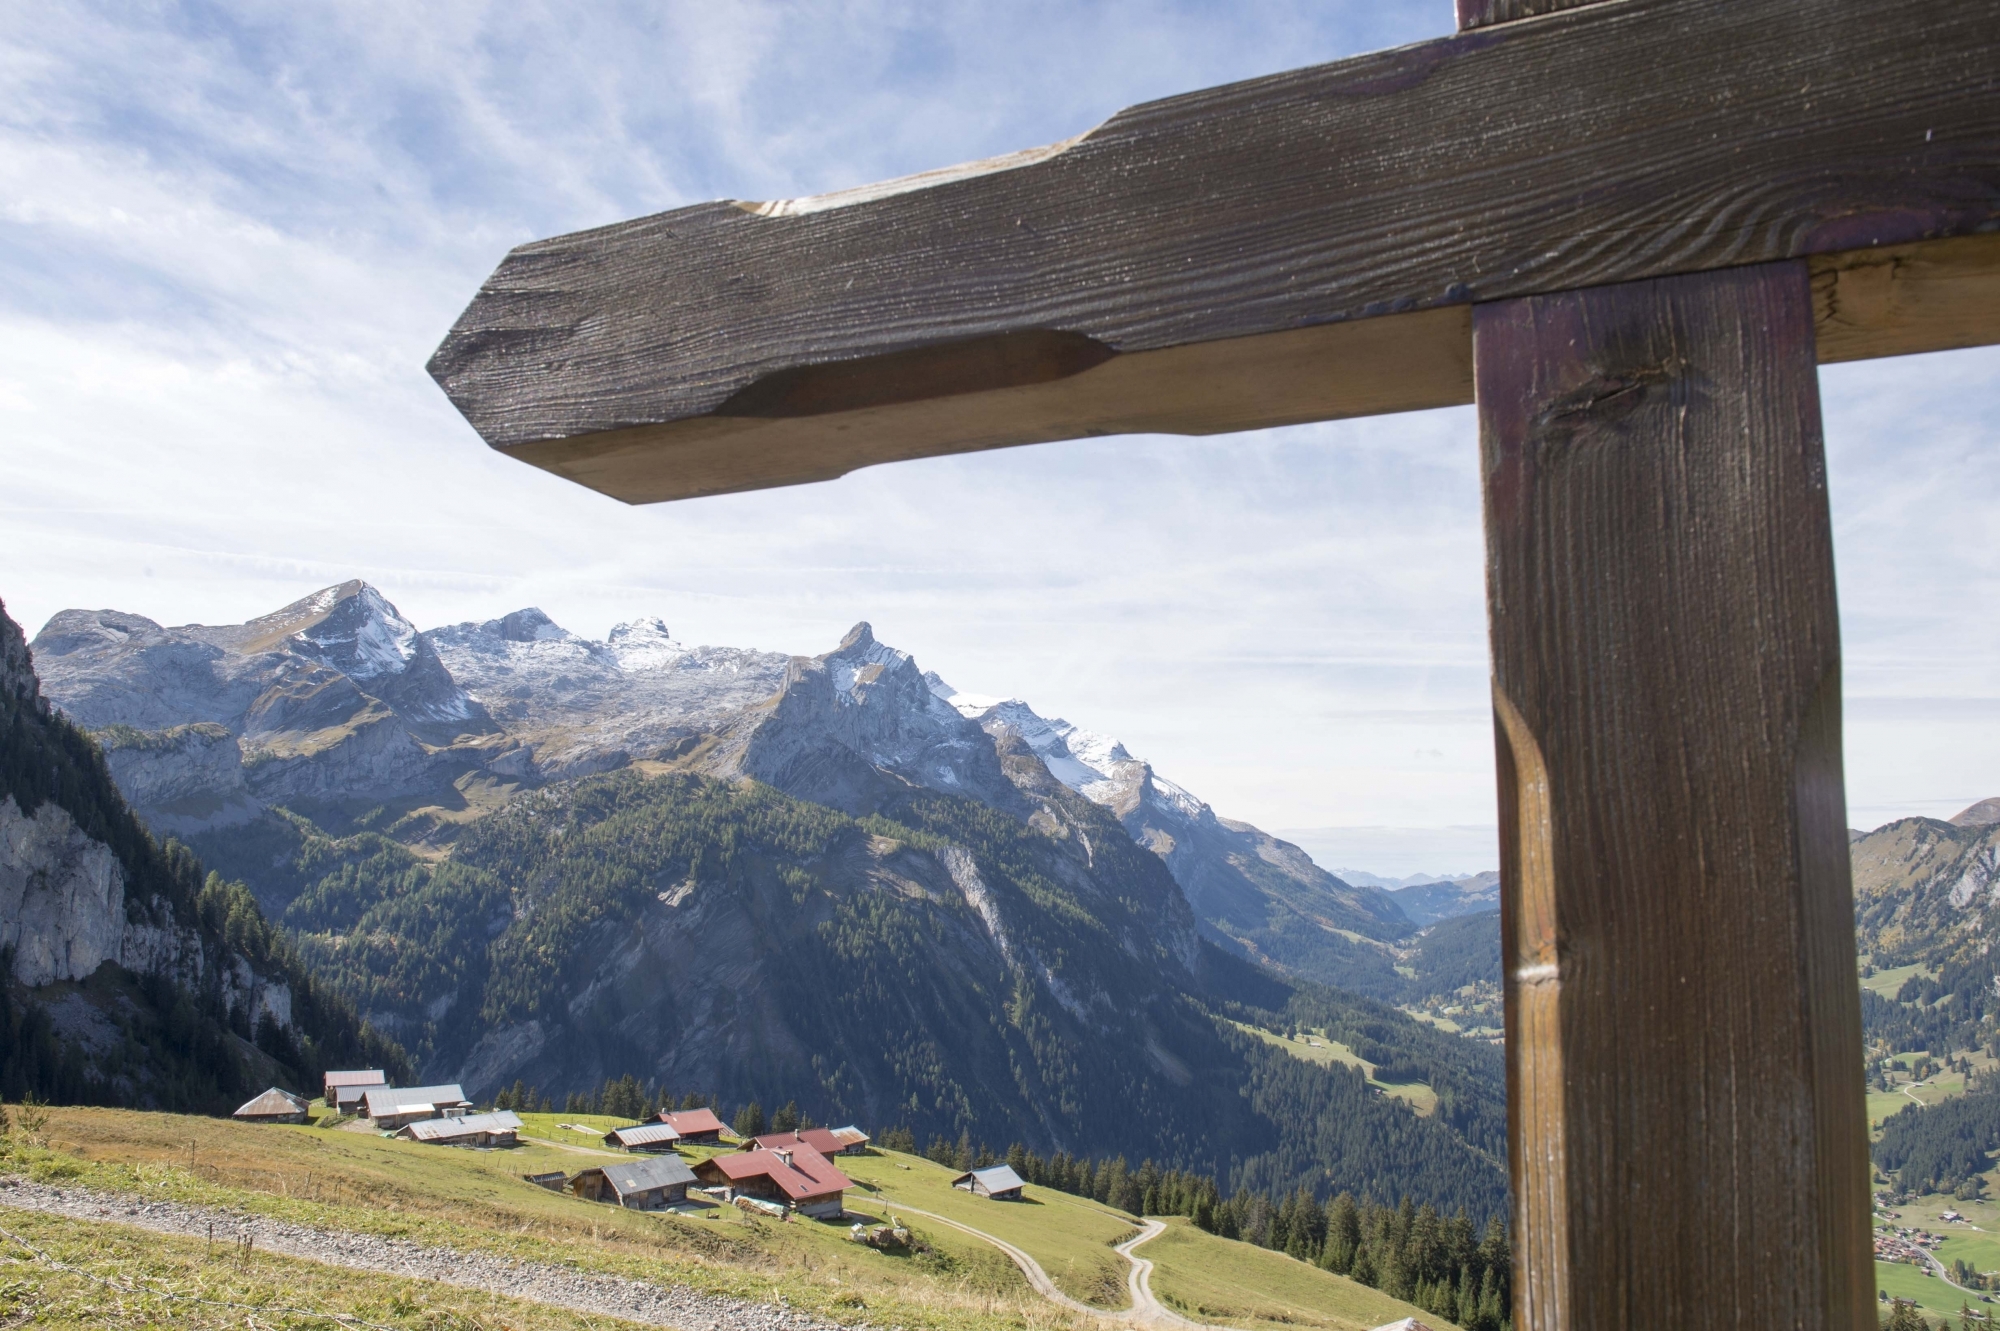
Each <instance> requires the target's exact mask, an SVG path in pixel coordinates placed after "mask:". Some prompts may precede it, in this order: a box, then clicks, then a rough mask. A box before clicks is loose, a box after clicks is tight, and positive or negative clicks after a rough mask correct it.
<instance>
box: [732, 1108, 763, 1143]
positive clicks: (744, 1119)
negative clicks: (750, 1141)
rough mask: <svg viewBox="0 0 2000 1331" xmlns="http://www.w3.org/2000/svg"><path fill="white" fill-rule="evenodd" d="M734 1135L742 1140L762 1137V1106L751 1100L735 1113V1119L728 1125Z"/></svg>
mask: <svg viewBox="0 0 2000 1331" xmlns="http://www.w3.org/2000/svg"><path fill="white" fill-rule="evenodd" d="M730 1126H731V1127H733V1128H735V1129H736V1135H737V1136H739V1137H743V1138H750V1137H761V1136H763V1135H764V1106H763V1105H761V1104H759V1103H758V1102H757V1101H755V1100H752V1101H751V1102H750V1103H749V1104H747V1105H744V1106H743V1107H742V1108H741V1109H739V1110H737V1111H736V1119H735V1121H734V1122H732V1123H731V1124H730Z"/></svg>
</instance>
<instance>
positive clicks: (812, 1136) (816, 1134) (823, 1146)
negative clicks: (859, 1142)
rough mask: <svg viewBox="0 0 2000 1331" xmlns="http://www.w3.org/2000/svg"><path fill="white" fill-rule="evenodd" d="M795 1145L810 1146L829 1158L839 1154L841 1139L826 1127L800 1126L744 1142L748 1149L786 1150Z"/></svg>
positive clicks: (745, 1147)
mask: <svg viewBox="0 0 2000 1331" xmlns="http://www.w3.org/2000/svg"><path fill="white" fill-rule="evenodd" d="M794 1146H810V1147H812V1148H813V1149H814V1150H815V1151H818V1152H819V1153H820V1154H821V1155H823V1156H826V1157H827V1158H828V1159H831V1158H832V1157H834V1156H836V1155H839V1154H840V1152H841V1149H842V1144H841V1140H840V1138H839V1137H837V1136H835V1135H834V1134H833V1133H832V1132H829V1131H828V1130H827V1129H825V1128H800V1129H797V1130H796V1131H793V1132H767V1133H765V1134H764V1135H763V1136H761V1137H752V1138H751V1139H750V1140H749V1141H747V1142H745V1143H743V1149H744V1150H746V1151H786V1150H790V1149H791V1148H792V1147H794Z"/></svg>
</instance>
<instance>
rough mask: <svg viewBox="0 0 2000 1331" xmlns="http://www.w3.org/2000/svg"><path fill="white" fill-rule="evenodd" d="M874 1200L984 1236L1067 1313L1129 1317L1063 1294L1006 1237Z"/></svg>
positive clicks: (904, 1205) (906, 1206)
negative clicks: (1068, 1311) (995, 1235)
mask: <svg viewBox="0 0 2000 1331" xmlns="http://www.w3.org/2000/svg"><path fill="white" fill-rule="evenodd" d="M878 1200H879V1201H880V1202H881V1203H882V1205H883V1206H885V1207H888V1208H890V1209H891V1210H895V1211H907V1212H909V1213H910V1214H911V1215H920V1216H922V1217H923V1218H924V1219H926V1220H935V1221H936V1222H937V1223H939V1224H940V1225H950V1226H951V1227H952V1228H953V1229H956V1230H960V1231H962V1232H963V1233H966V1234H970V1235H972V1237H973V1238H975V1239H984V1240H985V1241H986V1242H988V1243H990V1244H992V1245H993V1246H994V1247H996V1248H998V1249H999V1250H1000V1251H1001V1253H1002V1254H1003V1255H1004V1256H1005V1257H1006V1258H1007V1259H1008V1260H1009V1261H1011V1262H1013V1263H1014V1265H1016V1266H1018V1267H1020V1268H1021V1274H1022V1275H1024V1276H1026V1277H1027V1278H1028V1283H1029V1284H1030V1285H1032V1286H1034V1288H1035V1293H1037V1294H1039V1295H1041V1296H1042V1297H1043V1298H1045V1299H1047V1300H1048V1301H1049V1302H1050V1303H1053V1304H1056V1305H1058V1306H1059V1307H1063V1308H1067V1309H1069V1310H1070V1311H1071V1312H1078V1313H1083V1314H1084V1315H1085V1316H1087V1317H1110V1318H1115V1319H1118V1320H1120V1321H1123V1320H1125V1319H1126V1318H1127V1317H1128V1316H1129V1314H1126V1313H1114V1312H1106V1311H1104V1309H1102V1308H1093V1307H1091V1306H1090V1305H1089V1304H1087V1303H1082V1302H1079V1301H1078V1300H1076V1299H1072V1298H1071V1297H1070V1296H1069V1295H1067V1294H1065V1293H1063V1292H1062V1291H1061V1290H1060V1289H1058V1288H1056V1282H1055V1281H1053V1280H1051V1279H1049V1273H1048V1272H1047V1271H1044V1270H1043V1269H1042V1264H1041V1263H1040V1262H1038V1261H1036V1260H1035V1259H1034V1258H1032V1257H1030V1256H1028V1254H1027V1253H1025V1252H1022V1251H1021V1250H1020V1249H1019V1248H1017V1247H1015V1246H1014V1245H1013V1244H1011V1243H1009V1242H1007V1240H1005V1239H1002V1238H996V1237H994V1236H993V1235H991V1234H988V1233H987V1232H986V1231H985V1230H983V1229H974V1228H973V1227H972V1226H971V1225H966V1224H961V1223H959V1222H958V1221H956V1220H953V1219H951V1218H950V1217H949V1216H941V1215H939V1214H938V1213H937V1212H936V1211H924V1210H920V1209H918V1208H917V1207H914V1206H911V1205H909V1204H908V1203H907V1202H896V1201H890V1200H889V1199H888V1198H886V1197H883V1198H879V1199H878ZM1162 1228H1165V1226H1162ZM1148 1237H1150V1236H1148Z"/></svg>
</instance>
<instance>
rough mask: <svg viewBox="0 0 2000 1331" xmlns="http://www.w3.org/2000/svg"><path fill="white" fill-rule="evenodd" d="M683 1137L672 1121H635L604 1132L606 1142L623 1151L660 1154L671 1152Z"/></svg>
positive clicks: (607, 1144)
mask: <svg viewBox="0 0 2000 1331" xmlns="http://www.w3.org/2000/svg"><path fill="white" fill-rule="evenodd" d="M680 1139H681V1134H680V1133H679V1132H677V1131H676V1130H675V1129H674V1125H673V1124H671V1123H634V1124H632V1125H631V1126H629V1127H623V1128H613V1129H612V1130H611V1131H609V1132H607V1133H605V1134H604V1144H605V1145H606V1146H610V1147H614V1148H616V1149H618V1150H621V1151H641V1152H645V1153H647V1154H652V1155H658V1154H661V1153H665V1152H670V1151H672V1150H673V1149H674V1146H675V1144H676V1143H678V1142H679V1141H680Z"/></svg>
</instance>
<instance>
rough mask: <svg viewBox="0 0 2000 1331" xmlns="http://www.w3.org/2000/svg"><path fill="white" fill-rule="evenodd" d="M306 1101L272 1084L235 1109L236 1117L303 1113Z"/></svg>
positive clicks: (268, 1116)
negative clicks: (260, 1093) (254, 1097)
mask: <svg viewBox="0 0 2000 1331" xmlns="http://www.w3.org/2000/svg"><path fill="white" fill-rule="evenodd" d="M305 1112H306V1102H305V1101H304V1100H303V1099H301V1098H300V1097H299V1096H296V1095H293V1094H292V1093H291V1092H290V1091H284V1090H279V1089H278V1088H277V1087H276V1086H273V1087H272V1088H271V1089H270V1090H268V1091H266V1092H264V1093H263V1094H262V1095H260V1096H258V1097H257V1098H256V1099H254V1100H252V1101H250V1102H249V1103H248V1104H246V1105H244V1106H243V1107H242V1108H241V1109H238V1110H237V1111H236V1114H235V1117H237V1118H281V1117H284V1116H285V1115H288V1114H303V1113H305Z"/></svg>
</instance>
